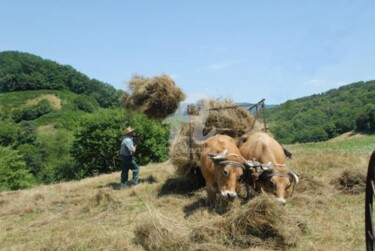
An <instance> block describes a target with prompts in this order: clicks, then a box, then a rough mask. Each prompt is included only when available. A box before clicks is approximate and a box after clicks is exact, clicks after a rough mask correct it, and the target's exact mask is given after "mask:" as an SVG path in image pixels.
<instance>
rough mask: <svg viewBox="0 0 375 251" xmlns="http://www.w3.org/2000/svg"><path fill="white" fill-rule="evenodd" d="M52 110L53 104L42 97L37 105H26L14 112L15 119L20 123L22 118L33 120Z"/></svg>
mask: <svg viewBox="0 0 375 251" xmlns="http://www.w3.org/2000/svg"><path fill="white" fill-rule="evenodd" d="M51 111H52V106H51V104H50V103H49V101H48V100H46V99H42V100H41V101H39V102H38V104H37V105H33V106H26V107H24V108H22V109H17V110H15V111H14V112H13V114H12V116H13V120H14V121H15V122H16V123H18V122H20V121H22V120H33V119H36V118H39V117H41V116H43V115H44V114H47V113H49V112H51Z"/></svg>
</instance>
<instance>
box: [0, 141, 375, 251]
mask: <svg viewBox="0 0 375 251" xmlns="http://www.w3.org/2000/svg"><path fill="white" fill-rule="evenodd" d="M286 147H287V148H288V149H289V150H290V151H291V152H293V156H294V158H293V159H292V160H289V162H288V165H289V166H290V167H291V168H292V169H293V170H295V171H297V172H298V173H299V174H300V177H301V183H300V184H299V186H298V187H297V189H296V190H295V191H294V194H293V196H292V197H290V198H289V199H288V204H287V205H286V206H285V209H286V210H287V212H288V215H287V216H291V215H292V216H296V217H298V218H300V219H301V222H302V227H301V228H302V229H303V234H302V236H301V237H300V239H299V240H298V242H297V245H296V246H294V247H290V248H289V249H290V250H364V243H365V242H364V191H363V189H359V192H353V191H351V190H349V192H343V191H342V190H340V189H338V188H337V187H335V185H334V182H335V181H336V180H337V178H339V177H341V176H342V172H343V171H344V170H347V171H351V172H354V173H355V174H360V175H362V176H361V177H362V178H363V177H364V175H365V173H366V170H367V164H368V159H369V155H370V153H371V151H372V150H375V136H374V135H370V136H366V137H359V138H350V139H346V140H338V141H329V142H324V143H318V144H298V145H289V146H286ZM173 173H174V169H173V167H172V166H171V165H170V164H169V162H166V163H162V164H153V165H149V166H146V167H141V178H143V179H147V178H151V177H152V179H148V180H149V181H150V182H144V183H142V184H140V185H137V186H135V187H132V188H130V189H127V190H117V189H116V188H117V182H118V181H119V176H120V173H119V172H116V173H113V174H108V175H102V176H99V177H95V178H89V179H85V180H81V181H78V182H69V183H62V184H56V185H49V186H41V187H38V188H34V189H30V190H24V191H13V192H3V193H1V194H0V250H41V249H45V250H144V247H143V246H141V245H140V244H136V243H135V242H134V238H135V237H137V236H138V238H139V234H140V233H139V232H137V231H136V230H137V229H139V227H140V226H141V225H142V224H145V223H146V222H151V225H152V226H156V225H158V224H159V225H160V223H161V224H162V225H163V224H164V225H165V226H166V229H167V228H169V229H172V231H171V232H168V240H169V241H170V242H167V243H163V238H162V237H163V236H162V234H163V231H158V232H157V234H155V235H153V237H152V239H153V241H154V242H155V243H154V245H155V246H154V248H152V249H153V250H156V247H159V248H160V247H162V248H161V250H163V249H164V250H172V249H173V248H171V245H172V247H173V245H176V243H174V244H173V243H172V244H171V241H173V240H175V241H176V242H179V241H180V243H183V242H184V241H185V240H186V238H187V236H188V235H189V234H191V232H192V231H193V230H194V229H196V228H197V227H201V226H203V225H205V226H206V227H207V229H208V230H209V231H206V232H207V235H209V232H210V231H211V232H213V233H215V231H214V228H215V224H214V223H215V222H217V221H218V220H220V219H222V218H225V217H229V216H230V213H229V214H227V215H218V214H216V213H212V212H208V210H207V208H206V207H204V206H203V202H202V201H203V198H205V196H206V195H205V192H204V191H203V190H199V191H196V192H193V193H189V194H178V193H170V194H168V193H161V191H168V185H167V184H169V183H168V182H166V181H167V180H168V179H169V178H171V177H173ZM152 180H154V181H155V182H151V181H152ZM361 185H363V181H362V183H361V182H360V184H358V186H359V187H360V188H361ZM247 205H248V204H245V205H244V207H246V206H247ZM238 208H239V209H240V210H243V208H242V209H241V206H240V205H239V204H238V203H234V205H233V211H234V209H238ZM234 212H235V211H234ZM144 230H145V231H144V234H145V235H146V234H147V233H149V232H150V231H151V230H150V229H144ZM216 233H220V232H216ZM202 235H203V237H202V239H201V240H200V241H191V240H190V242H189V245H188V246H180V247H181V250H198V249H199V250H227V249H228V247H227V246H226V244H225V242H224V241H223V238H222V236H221V235H220V234H217V235H216V236H210V237H208V236H205V235H204V234H202ZM165 239H166V238H164V240H165ZM158 241H159V242H158ZM160 242H161V243H160ZM168 245H169V246H168ZM174 247H175V246H174ZM229 249H232V250H233V249H234V250H249V247H243V246H242V247H241V246H231V247H229ZM250 250H270V247H268V246H267V244H266V243H265V244H262V245H260V246H258V247H253V248H252V249H250Z"/></svg>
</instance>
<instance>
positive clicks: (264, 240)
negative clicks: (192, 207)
mask: <svg viewBox="0 0 375 251" xmlns="http://www.w3.org/2000/svg"><path fill="white" fill-rule="evenodd" d="M223 226H224V228H225V229H226V235H227V238H228V241H230V242H231V244H232V245H235V246H240V247H249V246H265V247H267V248H269V249H274V248H286V247H292V246H296V245H297V243H298V240H299V239H300V237H301V234H302V231H301V228H300V226H302V224H301V223H300V222H298V220H297V219H296V218H294V217H293V216H290V215H288V214H287V211H286V210H285V208H284V207H282V206H281V205H279V203H277V201H276V200H275V199H274V198H273V197H271V196H268V195H265V194H264V195H260V196H258V197H256V198H254V199H253V200H252V201H250V202H249V204H248V205H247V207H246V208H243V207H240V208H237V210H234V211H233V212H231V214H230V215H228V217H227V218H226V219H225V222H224V224H223Z"/></svg>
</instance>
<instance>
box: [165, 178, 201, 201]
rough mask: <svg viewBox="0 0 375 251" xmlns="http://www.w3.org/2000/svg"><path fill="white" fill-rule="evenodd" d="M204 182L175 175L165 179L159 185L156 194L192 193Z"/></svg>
mask: <svg viewBox="0 0 375 251" xmlns="http://www.w3.org/2000/svg"><path fill="white" fill-rule="evenodd" d="M203 186H204V183H203V184H202V181H200V180H195V179H191V178H186V177H176V178H169V179H167V180H166V181H165V182H164V184H163V186H162V187H161V189H160V191H159V193H158V196H159V197H161V196H164V195H169V194H180V195H192V194H193V193H194V192H195V191H197V190H198V189H200V188H202V187H203Z"/></svg>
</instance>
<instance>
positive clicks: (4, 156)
mask: <svg viewBox="0 0 375 251" xmlns="http://www.w3.org/2000/svg"><path fill="white" fill-rule="evenodd" d="M33 183H34V179H33V176H32V175H31V174H30V172H29V170H27V168H26V163H25V161H24V160H23V159H22V156H21V155H20V154H19V153H18V151H16V150H12V149H10V148H8V147H2V146H0V191H6V190H16V189H24V188H28V187H31V186H32V185H33Z"/></svg>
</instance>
